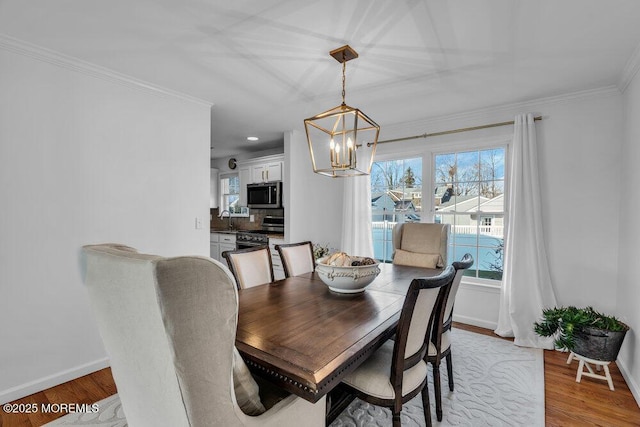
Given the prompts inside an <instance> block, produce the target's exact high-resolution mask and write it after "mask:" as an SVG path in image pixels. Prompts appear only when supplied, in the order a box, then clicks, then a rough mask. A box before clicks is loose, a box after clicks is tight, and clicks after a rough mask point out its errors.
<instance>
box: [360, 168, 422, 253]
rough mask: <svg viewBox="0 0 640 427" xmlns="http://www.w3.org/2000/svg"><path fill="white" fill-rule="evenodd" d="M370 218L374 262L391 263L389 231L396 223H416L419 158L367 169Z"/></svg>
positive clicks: (419, 209) (419, 199) (419, 204)
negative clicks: (369, 183) (369, 180)
mask: <svg viewBox="0 0 640 427" xmlns="http://www.w3.org/2000/svg"><path fill="white" fill-rule="evenodd" d="M371 215H372V218H371V219H372V224H371V225H372V233H373V250H374V256H375V258H377V259H379V260H382V261H385V262H391V255H392V254H393V243H392V241H391V230H392V229H393V226H394V225H395V224H396V223H397V222H420V218H421V215H422V158H420V157H418V158H411V159H402V160H389V161H381V162H375V163H374V164H373V166H372V168H371Z"/></svg>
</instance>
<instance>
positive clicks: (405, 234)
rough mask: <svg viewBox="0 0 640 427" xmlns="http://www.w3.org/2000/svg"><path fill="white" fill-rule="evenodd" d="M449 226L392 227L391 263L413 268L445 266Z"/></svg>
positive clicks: (422, 223) (412, 225)
mask: <svg viewBox="0 0 640 427" xmlns="http://www.w3.org/2000/svg"><path fill="white" fill-rule="evenodd" d="M449 229H450V226H449V224H430V223H424V222H415V223H413V222H412V223H398V224H396V225H395V226H394V227H393V230H392V233H391V238H392V242H393V263H394V264H398V265H410V266H413V267H425V268H444V267H445V266H446V265H447V245H448V243H449Z"/></svg>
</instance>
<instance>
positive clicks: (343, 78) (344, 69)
mask: <svg viewBox="0 0 640 427" xmlns="http://www.w3.org/2000/svg"><path fill="white" fill-rule="evenodd" d="M346 70H347V60H346V59H345V55H344V52H343V53H342V105H345V102H344V97H345V90H344V87H345V82H346V77H345V73H346Z"/></svg>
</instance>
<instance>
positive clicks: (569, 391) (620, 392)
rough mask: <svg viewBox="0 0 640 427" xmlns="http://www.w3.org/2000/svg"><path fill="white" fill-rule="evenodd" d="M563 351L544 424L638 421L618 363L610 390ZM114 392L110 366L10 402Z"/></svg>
mask: <svg viewBox="0 0 640 427" xmlns="http://www.w3.org/2000/svg"><path fill="white" fill-rule="evenodd" d="M454 326H455V327H457V328H460V329H465V330H468V331H472V332H477V333H480V334H483V335H490V336H495V335H493V332H492V331H489V330H487V329H482V328H477V327H475V326H469V325H463V324H459V323H455V324H454ZM566 360H567V354H566V353H560V352H557V351H548V350H545V352H544V381H545V407H546V418H545V420H546V425H547V426H548V427H567V426H603V427H604V426H606V427H613V426H615V427H626V426H636V427H638V426H640V408H639V407H638V405H637V403H636V401H635V400H634V399H633V396H632V395H631V392H630V391H629V388H628V387H627V385H626V384H625V382H624V379H623V378H622V375H621V374H620V371H619V370H618V367H617V366H616V365H615V364H612V365H611V375H612V377H613V385H614V387H615V389H616V390H615V391H610V390H609V388H608V386H607V384H606V382H604V381H600V380H595V379H591V378H583V379H582V382H581V383H580V384H578V383H576V382H575V377H576V369H577V362H574V363H573V364H572V365H567V364H566V363H565V362H566ZM114 393H116V386H115V384H114V382H113V378H112V376H111V370H110V369H109V368H107V369H103V370H100V371H97V372H94V373H92V374H90V375H86V376H84V377H81V378H78V379H75V380H73V381H69V382H67V383H64V384H61V385H59V386H56V387H53V388H50V389H47V390H44V391H41V392H39V393H35V394H32V395H31V396H27V397H25V398H23V399H20V400H16V401H15V402H12V403H18V404H19V403H37V404H41V403H77V404H83V403H86V404H91V403H95V402H97V401H98V400H101V399H104V398H105V397H108V396H111V395H113V394H114ZM62 415H63V414H42V413H40V412H39V413H36V414H19V415H14V414H6V413H5V412H4V411H2V410H0V427H14V426H25V427H27V426H41V425H42V424H44V423H46V422H49V421H51V420H53V419H55V418H58V417H60V416H62Z"/></svg>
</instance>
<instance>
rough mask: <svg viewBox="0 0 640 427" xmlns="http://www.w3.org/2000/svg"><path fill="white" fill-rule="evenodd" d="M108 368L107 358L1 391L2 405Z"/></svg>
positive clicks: (0, 399)
mask: <svg viewBox="0 0 640 427" xmlns="http://www.w3.org/2000/svg"><path fill="white" fill-rule="evenodd" d="M108 366H109V358H108V357H105V358H103V359H98V360H95V361H93V362H89V363H86V364H84V365H80V366H77V367H75V368H71V369H67V370H66V371H62V372H59V373H57V374H53V375H49V376H47V377H44V378H40V379H37V380H34V381H30V382H28V383H25V384H21V385H19V386H16V387H12V388H10V389H8V390H1V391H0V405H1V404H4V403H7V402H12V401H14V400H17V399H21V398H23V397H25V396H29V395H30V394H33V393H37V392H39V391H42V390H46V389H48V388H51V387H55V386H57V385H59V384H62V383H66V382H67V381H71V380H73V379H76V378H79V377H82V376H84V375H87V374H90V373H92V372H95V371H99V370H100V369H104V368H106V367H108Z"/></svg>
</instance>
